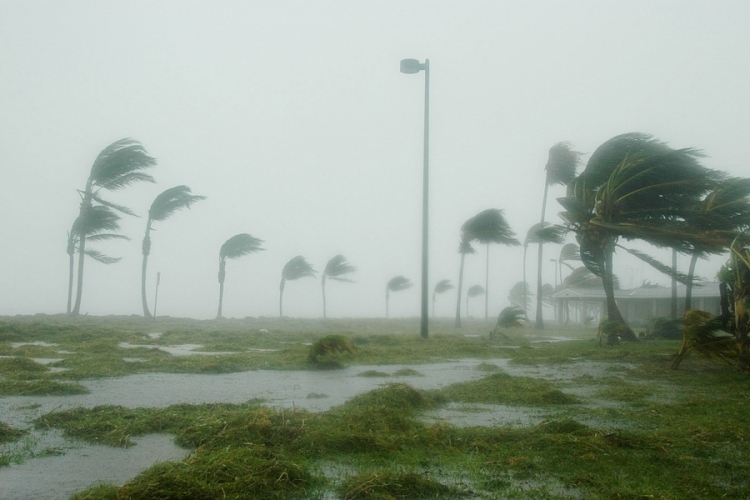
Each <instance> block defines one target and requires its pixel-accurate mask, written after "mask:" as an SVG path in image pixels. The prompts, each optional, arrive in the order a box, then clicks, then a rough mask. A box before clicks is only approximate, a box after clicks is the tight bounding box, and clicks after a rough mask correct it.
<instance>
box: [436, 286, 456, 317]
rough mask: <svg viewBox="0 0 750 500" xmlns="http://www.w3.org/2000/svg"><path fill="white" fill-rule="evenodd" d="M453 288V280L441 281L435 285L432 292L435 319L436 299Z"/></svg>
mask: <svg viewBox="0 0 750 500" xmlns="http://www.w3.org/2000/svg"><path fill="white" fill-rule="evenodd" d="M451 288H453V284H452V283H451V280H440V281H438V282H437V283H435V288H434V289H433V290H432V317H433V318H434V317H435V297H436V296H437V295H438V294H443V293H445V292H447V291H448V290H450V289H451Z"/></svg>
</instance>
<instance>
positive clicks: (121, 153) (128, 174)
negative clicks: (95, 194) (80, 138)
mask: <svg viewBox="0 0 750 500" xmlns="http://www.w3.org/2000/svg"><path fill="white" fill-rule="evenodd" d="M155 165H156V159H155V158H153V157H151V156H149V154H148V153H147V152H146V150H145V149H144V148H143V146H142V145H141V143H139V142H138V141H136V140H133V139H130V138H125V139H120V140H119V141H116V142H113V143H112V144H110V145H109V146H107V147H106V148H104V149H103V150H102V152H101V153H99V155H98V156H97V158H96V160H95V161H94V164H93V165H92V167H91V174H90V175H89V183H90V185H91V186H92V189H93V190H97V189H106V190H109V191H115V190H117V189H121V188H123V187H126V186H129V185H131V184H133V183H135V182H142V181H145V182H154V179H153V177H151V176H150V175H148V174H146V173H145V172H143V170H145V169H148V168H152V167H154V166H155Z"/></svg>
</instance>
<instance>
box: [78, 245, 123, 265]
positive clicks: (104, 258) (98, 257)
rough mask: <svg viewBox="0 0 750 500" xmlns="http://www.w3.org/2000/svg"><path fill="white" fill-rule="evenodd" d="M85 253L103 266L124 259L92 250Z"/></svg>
mask: <svg viewBox="0 0 750 500" xmlns="http://www.w3.org/2000/svg"><path fill="white" fill-rule="evenodd" d="M84 253H85V254H86V255H88V256H89V257H91V258H92V259H94V260H95V261H97V262H101V263H102V264H115V263H117V262H120V260H121V259H122V257H110V256H109V255H104V254H103V253H101V252H100V251H98V250H92V249H91V248H88V249H86V250H85V251H84Z"/></svg>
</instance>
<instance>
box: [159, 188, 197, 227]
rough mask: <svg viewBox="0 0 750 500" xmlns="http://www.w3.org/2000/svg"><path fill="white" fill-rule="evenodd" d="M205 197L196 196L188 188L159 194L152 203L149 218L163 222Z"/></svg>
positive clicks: (173, 189)
mask: <svg viewBox="0 0 750 500" xmlns="http://www.w3.org/2000/svg"><path fill="white" fill-rule="evenodd" d="M205 199H206V197H205V196H199V195H194V194H192V193H191V191H190V188H189V187H187V186H175V187H173V188H169V189H167V190H166V191H164V192H162V193H161V194H159V195H158V196H157V197H156V198H154V201H153V203H151V208H149V210H148V216H149V218H150V219H151V220H153V221H163V220H165V219H167V218H169V217H170V216H171V215H172V214H174V213H175V212H177V211H178V210H182V209H183V208H188V209H189V208H190V205H192V204H193V203H196V202H198V201H201V200H205Z"/></svg>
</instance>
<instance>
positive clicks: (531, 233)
mask: <svg viewBox="0 0 750 500" xmlns="http://www.w3.org/2000/svg"><path fill="white" fill-rule="evenodd" d="M564 233H565V232H564V231H563V230H562V228H560V227H559V226H555V225H553V224H550V223H548V222H537V223H536V224H534V225H533V226H531V227H530V228H529V230H528V231H527V232H526V238H525V239H524V240H523V282H524V283H526V253H527V250H528V248H529V245H530V244H532V243H533V244H538V245H541V244H542V242H544V243H558V244H559V243H562V242H563V241H565V236H564ZM537 292H539V290H537ZM524 293H528V290H527V289H525V290H524ZM527 297H528V295H527ZM526 301H527V300H526V299H525V298H524V301H523V302H524V304H526ZM527 311H528V306H525V307H524V308H523V313H524V315H525V316H524V317H525V318H526V319H528V314H527Z"/></svg>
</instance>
